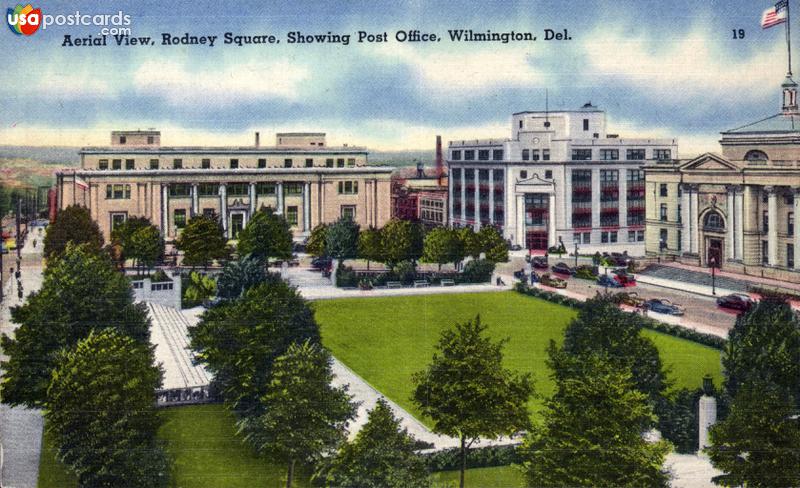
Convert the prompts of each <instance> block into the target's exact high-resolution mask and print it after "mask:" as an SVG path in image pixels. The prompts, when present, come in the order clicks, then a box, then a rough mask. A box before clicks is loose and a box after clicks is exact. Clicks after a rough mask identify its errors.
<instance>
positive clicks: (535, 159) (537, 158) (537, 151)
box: [531, 149, 539, 161]
mask: <svg viewBox="0 0 800 488" xmlns="http://www.w3.org/2000/svg"><path fill="white" fill-rule="evenodd" d="M531 159H533V160H534V161H538V160H539V150H538V149H534V150H533V157H532V158H531Z"/></svg>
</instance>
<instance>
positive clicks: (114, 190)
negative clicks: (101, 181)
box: [106, 185, 131, 200]
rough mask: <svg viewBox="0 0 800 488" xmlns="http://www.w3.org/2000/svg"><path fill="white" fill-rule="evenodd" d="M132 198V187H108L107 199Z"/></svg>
mask: <svg viewBox="0 0 800 488" xmlns="http://www.w3.org/2000/svg"><path fill="white" fill-rule="evenodd" d="M130 197H131V185H106V199H108V200H123V199H129V198H130Z"/></svg>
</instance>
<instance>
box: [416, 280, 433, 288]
mask: <svg viewBox="0 0 800 488" xmlns="http://www.w3.org/2000/svg"><path fill="white" fill-rule="evenodd" d="M428 286H430V283H428V280H415V281H414V288H425V287H428Z"/></svg>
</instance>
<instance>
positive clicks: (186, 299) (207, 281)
mask: <svg viewBox="0 0 800 488" xmlns="http://www.w3.org/2000/svg"><path fill="white" fill-rule="evenodd" d="M182 280H183V278H182ZM185 281H186V282H187V284H186V285H185V286H184V288H183V297H182V298H183V303H182V306H183V307H184V308H186V307H195V306H197V305H200V304H202V303H203V302H204V301H206V300H208V299H209V298H211V297H213V296H214V292H215V291H216V288H217V287H216V282H215V281H214V278H211V277H210V276H206V275H203V274H200V273H198V272H196V271H192V272H191V273H189V279H188V280H185Z"/></svg>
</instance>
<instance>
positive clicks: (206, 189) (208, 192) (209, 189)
mask: <svg viewBox="0 0 800 488" xmlns="http://www.w3.org/2000/svg"><path fill="white" fill-rule="evenodd" d="M197 193H198V195H200V196H201V197H214V196H217V195H219V184H217V183H200V184H199V185H197Z"/></svg>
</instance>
